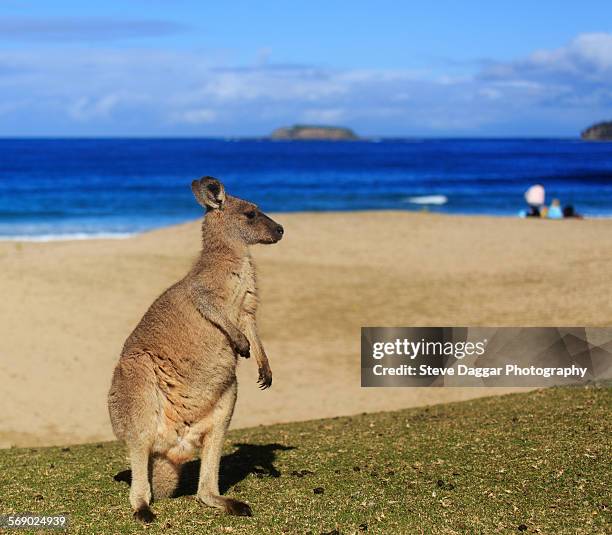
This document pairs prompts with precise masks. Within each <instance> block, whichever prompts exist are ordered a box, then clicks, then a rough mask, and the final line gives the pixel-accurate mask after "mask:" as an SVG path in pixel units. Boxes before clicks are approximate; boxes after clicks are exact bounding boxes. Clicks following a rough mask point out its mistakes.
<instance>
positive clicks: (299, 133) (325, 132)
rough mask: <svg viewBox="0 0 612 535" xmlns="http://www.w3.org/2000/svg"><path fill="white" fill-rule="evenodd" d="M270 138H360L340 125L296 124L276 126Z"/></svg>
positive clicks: (337, 139)
mask: <svg viewBox="0 0 612 535" xmlns="http://www.w3.org/2000/svg"><path fill="white" fill-rule="evenodd" d="M270 139H291V140H302V141H304V140H323V141H356V140H358V139H360V138H359V136H358V135H357V134H355V132H353V131H352V130H351V129H350V128H344V127H341V126H321V125H305V124H296V125H293V126H288V127H283V128H277V129H276V130H274V132H272V134H271V135H270Z"/></svg>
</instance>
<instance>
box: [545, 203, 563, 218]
mask: <svg viewBox="0 0 612 535" xmlns="http://www.w3.org/2000/svg"><path fill="white" fill-rule="evenodd" d="M548 219H563V211H562V210H561V203H560V202H559V199H553V201H552V203H551V204H550V208H549V209H548Z"/></svg>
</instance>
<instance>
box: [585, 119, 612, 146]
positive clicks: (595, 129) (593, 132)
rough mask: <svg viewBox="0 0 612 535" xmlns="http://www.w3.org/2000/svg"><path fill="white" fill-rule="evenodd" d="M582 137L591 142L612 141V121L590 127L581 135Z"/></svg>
mask: <svg viewBox="0 0 612 535" xmlns="http://www.w3.org/2000/svg"><path fill="white" fill-rule="evenodd" d="M580 137H581V138H582V139H586V140H589V141H612V121H605V122H602V123H597V124H594V125H593V126H589V127H588V128H587V129H586V130H584V131H583V132H582V133H581V134H580Z"/></svg>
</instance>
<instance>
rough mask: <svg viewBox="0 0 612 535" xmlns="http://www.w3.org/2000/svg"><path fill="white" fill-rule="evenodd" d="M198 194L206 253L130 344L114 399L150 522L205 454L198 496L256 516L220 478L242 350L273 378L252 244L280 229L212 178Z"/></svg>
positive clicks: (113, 414)
mask: <svg viewBox="0 0 612 535" xmlns="http://www.w3.org/2000/svg"><path fill="white" fill-rule="evenodd" d="M192 190H193V193H194V195H195V197H196V199H197V200H198V202H199V203H200V204H201V205H202V206H203V207H205V208H206V210H207V213H206V215H205V217H204V220H203V222H202V242H203V243H202V253H201V255H200V257H199V258H198V260H197V261H196V262H195V264H194V266H193V268H192V269H191V271H190V272H189V273H188V274H187V276H186V277H185V278H183V279H182V280H181V281H179V282H177V283H176V284H175V285H174V286H172V287H170V288H169V289H168V290H166V291H165V292H164V293H163V294H162V295H161V296H160V297H158V298H157V300H156V301H155V302H154V303H153V304H152V305H151V307H150V308H149V310H148V311H147V312H146V314H145V315H144V317H143V318H142V320H141V321H140V323H139V324H138V326H137V327H136V328H135V329H134V331H133V332H132V334H131V335H130V336H129V337H128V339H127V340H126V342H125V345H124V347H123V351H122V354H121V358H120V360H119V363H118V364H117V366H116V368H115V372H114V375H113V381H112V386H111V389H110V392H109V396H108V407H109V413H110V418H111V422H112V426H113V430H114V432H115V435H116V436H117V437H118V438H119V439H120V440H123V441H124V442H125V443H126V445H127V448H128V451H129V456H130V462H131V467H132V484H131V489H130V503H131V505H132V509H133V510H134V511H135V516H136V518H138V519H140V520H143V521H151V520H152V519H153V518H154V515H153V513H152V512H151V511H150V509H149V504H150V502H151V499H152V497H155V498H159V497H162V496H169V495H172V493H173V491H174V489H175V488H176V484H177V483H178V474H179V472H180V466H181V464H182V463H184V462H185V461H187V460H189V459H191V458H192V457H193V456H194V454H195V453H196V452H197V451H199V450H201V470H200V479H199V483H198V493H197V496H198V498H199V499H200V500H201V501H202V502H204V503H206V504H207V505H211V506H213V507H219V508H222V509H224V510H225V511H226V512H228V513H230V514H241V515H250V512H251V511H250V508H249V506H248V505H247V504H243V503H242V502H238V501H237V500H233V499H231V498H226V497H222V496H220V494H219V484H218V477H219V462H220V458H221V449H222V446H223V441H224V437H225V432H226V430H227V427H228V425H229V422H230V419H231V417H232V413H233V410H234V404H235V402H236V391H237V384H236V363H237V358H238V356H243V357H246V358H248V357H249V355H250V353H251V352H252V353H253V355H254V356H255V359H256V361H257V365H258V367H259V383H260V386H261V388H268V387H269V386H270V385H271V383H272V372H271V370H270V366H269V364H268V358H267V357H266V354H265V351H264V349H263V347H262V345H261V342H260V341H259V337H258V335H257V328H256V322H255V313H256V310H257V290H256V285H255V268H254V265H253V261H252V259H251V255H250V253H249V246H250V245H254V244H256V243H275V242H277V241H278V240H280V239H281V237H282V234H283V229H282V227H281V226H280V225H278V224H277V223H275V222H274V221H273V220H272V219H270V218H269V217H267V216H266V215H264V214H262V213H261V212H259V210H258V209H257V207H256V206H255V205H254V204H252V203H249V202H247V201H243V200H241V199H238V198H236V197H231V196H229V195H226V194H225V190H224V188H223V186H222V184H221V183H220V182H219V181H218V180H216V179H214V178H212V177H204V178H202V179H201V180H196V181H194V182H193V183H192ZM151 487H152V488H151Z"/></svg>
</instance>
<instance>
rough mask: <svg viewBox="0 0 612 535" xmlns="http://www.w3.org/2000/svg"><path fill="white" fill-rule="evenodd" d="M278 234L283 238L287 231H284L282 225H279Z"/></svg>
mask: <svg viewBox="0 0 612 535" xmlns="http://www.w3.org/2000/svg"><path fill="white" fill-rule="evenodd" d="M276 233H277V234H278V235H279V236H282V235H283V234H284V233H285V229H284V228H283V227H282V226H281V225H278V226H277V227H276Z"/></svg>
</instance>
